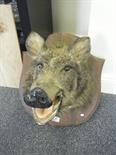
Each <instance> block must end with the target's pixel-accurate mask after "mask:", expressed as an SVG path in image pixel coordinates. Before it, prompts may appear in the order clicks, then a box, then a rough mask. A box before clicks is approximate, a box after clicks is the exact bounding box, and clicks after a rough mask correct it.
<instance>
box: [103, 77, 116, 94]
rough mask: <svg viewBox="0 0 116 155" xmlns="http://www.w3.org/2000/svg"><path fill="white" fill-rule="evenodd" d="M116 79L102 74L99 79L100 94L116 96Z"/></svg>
mask: <svg viewBox="0 0 116 155" xmlns="http://www.w3.org/2000/svg"><path fill="white" fill-rule="evenodd" d="M115 79H116V77H114V76H111V75H108V74H103V75H102V78H101V92H103V93H109V94H116V80H115Z"/></svg>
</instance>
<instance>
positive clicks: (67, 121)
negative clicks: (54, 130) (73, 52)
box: [20, 52, 104, 127]
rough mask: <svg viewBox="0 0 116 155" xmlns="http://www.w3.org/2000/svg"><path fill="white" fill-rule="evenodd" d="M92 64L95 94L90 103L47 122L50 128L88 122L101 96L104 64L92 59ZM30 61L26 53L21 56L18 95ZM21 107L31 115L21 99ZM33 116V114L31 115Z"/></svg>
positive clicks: (101, 61) (98, 59) (21, 89)
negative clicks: (21, 65)
mask: <svg viewBox="0 0 116 155" xmlns="http://www.w3.org/2000/svg"><path fill="white" fill-rule="evenodd" d="M93 59H94V61H93V62H94V63H93V66H92V67H93V70H94V72H95V74H96V92H95V94H94V96H92V97H91V101H90V102H91V103H90V104H88V105H87V106H84V107H81V108H78V109H77V108H74V109H70V110H68V111H67V112H64V114H63V115H62V116H61V117H60V118H59V117H57V116H56V117H55V118H54V119H53V120H52V121H50V122H49V124H50V125H52V126H56V127H58V126H70V125H79V124H81V123H83V122H86V121H88V120H89V119H90V118H91V116H92V114H93V113H94V112H95V111H96V108H97V107H98V105H99V103H100V96H101V71H102V67H103V64H104V60H103V59H100V58H97V57H94V56H93ZM31 61H32V59H31V57H30V56H29V55H28V54H27V52H25V53H24V55H23V72H22V78H21V85H20V93H21V94H23V84H24V82H25V77H26V76H25V73H26V71H27V70H28V67H29V66H30V63H31ZM21 96H22V95H21ZM22 103H23V105H24V106H25V107H26V110H27V111H28V112H30V113H31V114H32V108H30V107H29V106H27V105H26V104H25V103H24V101H23V99H22ZM32 115H33V114H32Z"/></svg>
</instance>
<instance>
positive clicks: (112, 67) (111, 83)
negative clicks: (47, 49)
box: [52, 0, 116, 94]
mask: <svg viewBox="0 0 116 155" xmlns="http://www.w3.org/2000/svg"><path fill="white" fill-rule="evenodd" d="M52 13H53V28H54V32H59V31H60V32H72V33H76V34H78V35H89V36H90V38H91V45H92V53H93V54H94V55H96V56H98V57H101V58H105V60H106V61H105V64H104V67H103V72H102V80H101V84H102V92H105V93H112V94H116V54H115V53H116V46H115V44H116V43H115V42H116V37H115V36H116V0H52Z"/></svg>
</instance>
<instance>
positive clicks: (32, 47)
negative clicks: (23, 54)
mask: <svg viewBox="0 0 116 155" xmlns="http://www.w3.org/2000/svg"><path fill="white" fill-rule="evenodd" d="M43 45H44V39H43V38H42V37H41V36H40V35H39V34H38V33H36V32H31V33H30V34H29V36H28V37H27V40H26V48H27V51H28V52H29V54H30V55H31V56H32V57H36V56H37V55H38V53H39V52H40V50H41V49H42V47H43Z"/></svg>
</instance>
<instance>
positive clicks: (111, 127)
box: [0, 88, 116, 155]
mask: <svg viewBox="0 0 116 155" xmlns="http://www.w3.org/2000/svg"><path fill="white" fill-rule="evenodd" d="M85 154H86V155H116V96H115V95H109V94H102V98H101V103H100V106H99V107H98V109H97V111H96V112H95V113H94V115H93V117H92V118H91V119H90V120H89V121H88V122H86V123H84V124H82V125H79V126H71V127H61V128H54V127H51V126H49V125H45V126H38V125H37V124H36V123H35V122H34V120H33V119H32V118H31V116H29V114H28V113H26V112H25V109H24V108H23V106H22V104H21V102H20V99H19V93H18V89H11V88H0V155H85Z"/></svg>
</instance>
